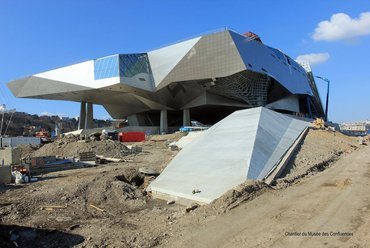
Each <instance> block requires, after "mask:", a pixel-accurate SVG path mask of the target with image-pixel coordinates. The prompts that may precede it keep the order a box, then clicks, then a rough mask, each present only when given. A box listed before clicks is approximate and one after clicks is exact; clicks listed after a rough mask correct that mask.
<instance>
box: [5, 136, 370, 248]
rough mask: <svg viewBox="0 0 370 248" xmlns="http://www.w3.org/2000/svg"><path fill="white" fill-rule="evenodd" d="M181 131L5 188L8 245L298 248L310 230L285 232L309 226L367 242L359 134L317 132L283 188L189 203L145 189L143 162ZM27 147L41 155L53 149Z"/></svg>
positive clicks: (161, 161)
mask: <svg viewBox="0 0 370 248" xmlns="http://www.w3.org/2000/svg"><path fill="white" fill-rule="evenodd" d="M181 136H182V135H181V134H172V135H165V136H155V137H152V139H151V140H150V141H146V142H141V143H139V144H138V145H139V146H141V147H142V148H143V151H142V152H141V153H138V154H129V155H126V157H129V159H127V161H130V162H122V163H110V164H104V165H99V166H97V167H89V168H78V169H72V170H61V171H54V172H45V173H44V174H42V175H40V176H38V178H39V180H38V181H37V182H33V183H29V184H22V185H7V186H2V187H0V243H1V244H2V245H1V247H16V245H18V246H19V247H71V246H72V247H154V246H164V247H188V246H194V247H222V246H224V247H226V246H227V247H275V246H281V247H289V246H287V245H289V244H293V246H295V245H299V244H301V243H303V241H305V240H307V239H308V238H305V239H303V238H302V237H296V236H285V231H286V232H295V231H296V232H303V231H307V230H311V231H320V232H324V231H334V230H336V231H341V232H346V231H348V232H349V231H352V232H353V233H354V234H355V235H354V236H353V237H355V238H353V237H352V238H349V239H347V237H344V238H343V237H337V239H343V240H344V239H346V240H345V242H344V241H343V242H344V243H335V244H336V245H330V244H331V243H330V242H332V241H333V240H334V238H332V239H330V240H329V239H328V240H327V241H325V239H320V240H319V239H313V238H312V239H308V240H311V242H313V243H312V244H315V245H316V244H318V245H319V246H316V247H320V245H322V243H320V242H324V243H325V242H326V243H327V245H328V246H327V247H339V246H338V245H337V244H354V245H355V244H356V245H357V244H358V245H360V246H357V247H363V246H361V243H360V242H357V241H358V240H359V238H360V236H357V235H368V233H365V229H363V228H364V227H365V226H366V227H370V226H369V221H370V219H369V211H370V210H369V209H370V205H366V204H370V201H369V202H368V203H366V201H367V200H368V199H369V198H367V197H365V195H366V194H365V192H364V190H367V192H368V190H369V183H368V181H369V180H368V179H367V181H366V177H368V176H369V173H370V170H369V168H370V165H369V164H370V163H367V164H366V163H365V164H363V161H367V162H370V161H369V158H370V155H368V154H369V151H370V150H369V148H368V147H366V146H360V145H358V144H357V139H356V138H351V137H347V136H344V135H342V134H339V133H333V132H329V131H323V130H310V131H309V132H308V134H307V136H306V138H305V140H304V142H303V143H302V145H301V147H300V148H299V150H298V151H297V152H296V154H295V155H294V157H293V159H292V162H291V164H290V166H289V167H288V168H287V169H286V170H285V171H284V174H283V178H281V179H278V180H277V181H276V182H275V184H274V186H268V185H266V184H264V183H263V182H250V181H248V182H246V183H244V184H242V185H240V186H239V187H237V188H235V189H233V190H230V191H229V192H227V193H226V194H225V195H224V196H222V197H221V198H219V199H217V200H215V201H214V202H213V203H211V204H209V205H206V206H201V207H198V208H197V209H195V210H192V211H186V208H187V207H186V206H181V205H178V204H176V203H175V204H170V205H169V204H167V203H166V202H165V201H161V200H156V199H153V198H151V196H150V192H149V193H148V192H146V191H145V190H144V189H145V186H146V185H147V184H148V181H149V180H151V178H150V177H144V176H143V174H141V173H139V172H138V169H139V168H141V167H148V168H152V169H154V170H157V171H158V172H161V171H162V170H163V169H164V168H165V166H166V165H167V164H168V162H169V161H170V160H171V159H172V158H173V157H174V156H175V155H176V154H177V151H172V150H170V149H169V148H168V144H169V143H171V142H172V141H175V140H178V139H179V138H180V137H181ZM72 143H73V142H72ZM63 145H64V146H66V144H59V143H58V144H56V143H55V144H54V146H60V148H62V147H63ZM67 145H68V144H67ZM76 146H77V145H76ZM27 149H28V152H29V154H33V153H35V152H37V154H38V155H42V154H41V151H42V149H46V148H40V149H38V150H36V151H34V150H33V149H29V148H27ZM50 149H54V148H50ZM50 149H49V150H50ZM68 149H69V148H68ZM75 149H79V148H75ZM45 155H47V154H45ZM352 166H353V167H352ZM318 172H322V173H318ZM355 186H356V187H355ZM357 194H359V195H357ZM367 195H368V194H367ZM355 199H358V200H355ZM290 204H291V206H290ZM345 204H347V205H345ZM341 205H345V207H346V208H344V207H340V206H341ZM336 209H339V210H338V211H336ZM345 209H348V211H345ZM361 209H362V210H361ZM352 211H353V212H352ZM319 216H321V217H322V219H321V217H319ZM339 216H344V217H343V218H342V217H341V218H339ZM331 219H335V220H336V221H334V222H333V221H332V222H330V220H331ZM326 223H331V224H330V225H333V226H328V225H329V224H326ZM325 225H326V226H325ZM356 226H357V227H358V228H357V229H356V230H355V227H356ZM334 227H336V228H334ZM350 227H351V228H350ZM361 228H362V229H361ZM215 236H217V237H215ZM367 237H368V236H367ZM337 239H335V240H337ZM289 242H293V243H289ZM315 242H316V243H315ZM336 242H337V241H336ZM338 242H339V241H338ZM209 245H210V246H209ZM307 247H308V246H307ZM340 247H341V246H340ZM353 247H356V246H353Z"/></svg>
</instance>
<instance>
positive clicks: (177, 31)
mask: <svg viewBox="0 0 370 248" xmlns="http://www.w3.org/2000/svg"><path fill="white" fill-rule="evenodd" d="M339 13H342V14H339ZM336 14H337V15H336ZM323 21H327V22H326V23H321V22H323ZM319 23H321V24H320V25H319ZM222 27H229V28H232V29H234V30H236V31H238V32H241V33H244V32H247V31H252V32H255V33H257V34H259V35H260V36H261V38H262V40H263V42H264V43H265V44H267V45H270V46H272V47H275V48H279V49H281V50H282V51H284V52H285V53H287V54H288V55H289V56H291V57H292V58H294V59H296V58H297V57H299V56H301V55H307V54H309V55H308V57H307V56H305V58H308V59H310V60H312V61H313V62H314V64H313V65H312V68H313V72H314V74H315V75H320V76H324V77H327V78H329V79H330V80H331V91H330V105H329V119H330V120H332V121H336V122H343V121H355V120H365V119H370V108H369V101H370V100H369V99H370V97H369V92H370V1H365V0H363V1H361V0H358V1H345V0H326V1H322V0H311V1H293V0H292V1H287V0H280V1H272V0H271V1H266V0H259V1H242V0H240V1H238V0H234V1H231V0H224V1H221V0H219V1H218V0H203V1H199V0H194V1H189V0H187V1H185V0H184V1H173V0H172V1H169V0H168V1H165V0H163V1H123V0H122V1H119V0H116V1H113V0H110V1H103V0H100V1H98V0H80V1H76V0H74V1H70V0H63V1H53V0H50V1H46V0H38V1H37V0H24V1H18V0H0V90H1V92H0V104H1V103H5V104H6V105H7V107H8V108H16V109H17V110H18V111H25V112H29V113H35V114H41V113H53V114H60V115H67V116H77V115H78V111H79V104H78V103H73V102H64V101H48V100H37V99H17V98H15V97H13V96H12V94H11V92H10V91H9V90H8V89H7V87H6V85H5V84H6V83H7V82H9V81H10V80H13V79H17V78H21V77H24V76H28V75H32V74H35V73H39V72H43V71H47V70H50V69H54V68H57V67H61V66H66V65H70V64H73V63H77V62H82V61H85V60H89V59H94V58H98V57H102V56H106V55H110V54H116V53H130V52H142V51H147V50H150V49H153V48H157V47H160V46H162V45H165V44H168V43H172V42H174V41H178V40H182V39H184V38H188V37H193V36H195V35H197V34H202V33H204V32H207V31H210V30H214V29H218V28H222ZM317 84H318V87H319V89H320V93H321V96H322V98H324V99H323V100H325V95H326V84H325V83H324V82H323V81H320V80H317ZM94 111H95V117H97V118H106V117H108V116H109V115H108V113H107V112H106V111H105V110H104V108H102V107H100V106H95V108H94Z"/></svg>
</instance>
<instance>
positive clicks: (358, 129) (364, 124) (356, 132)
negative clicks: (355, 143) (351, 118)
mask: <svg viewBox="0 0 370 248" xmlns="http://www.w3.org/2000/svg"><path fill="white" fill-rule="evenodd" d="M339 127H340V130H341V132H342V133H345V134H347V135H353V136H365V135H368V134H370V121H359V122H353V123H342V124H340V125H339Z"/></svg>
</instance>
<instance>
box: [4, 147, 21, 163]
mask: <svg viewBox="0 0 370 248" xmlns="http://www.w3.org/2000/svg"><path fill="white" fill-rule="evenodd" d="M20 157H21V151H20V150H19V149H18V148H5V149H0V165H15V164H19V163H20Z"/></svg>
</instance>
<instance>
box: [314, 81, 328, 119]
mask: <svg viewBox="0 0 370 248" xmlns="http://www.w3.org/2000/svg"><path fill="white" fill-rule="evenodd" d="M315 77H317V78H320V79H321V80H323V81H325V82H327V83H328V88H327V90H326V105H325V121H328V106H329V88H330V80H329V79H327V78H324V77H320V76H315Z"/></svg>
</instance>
